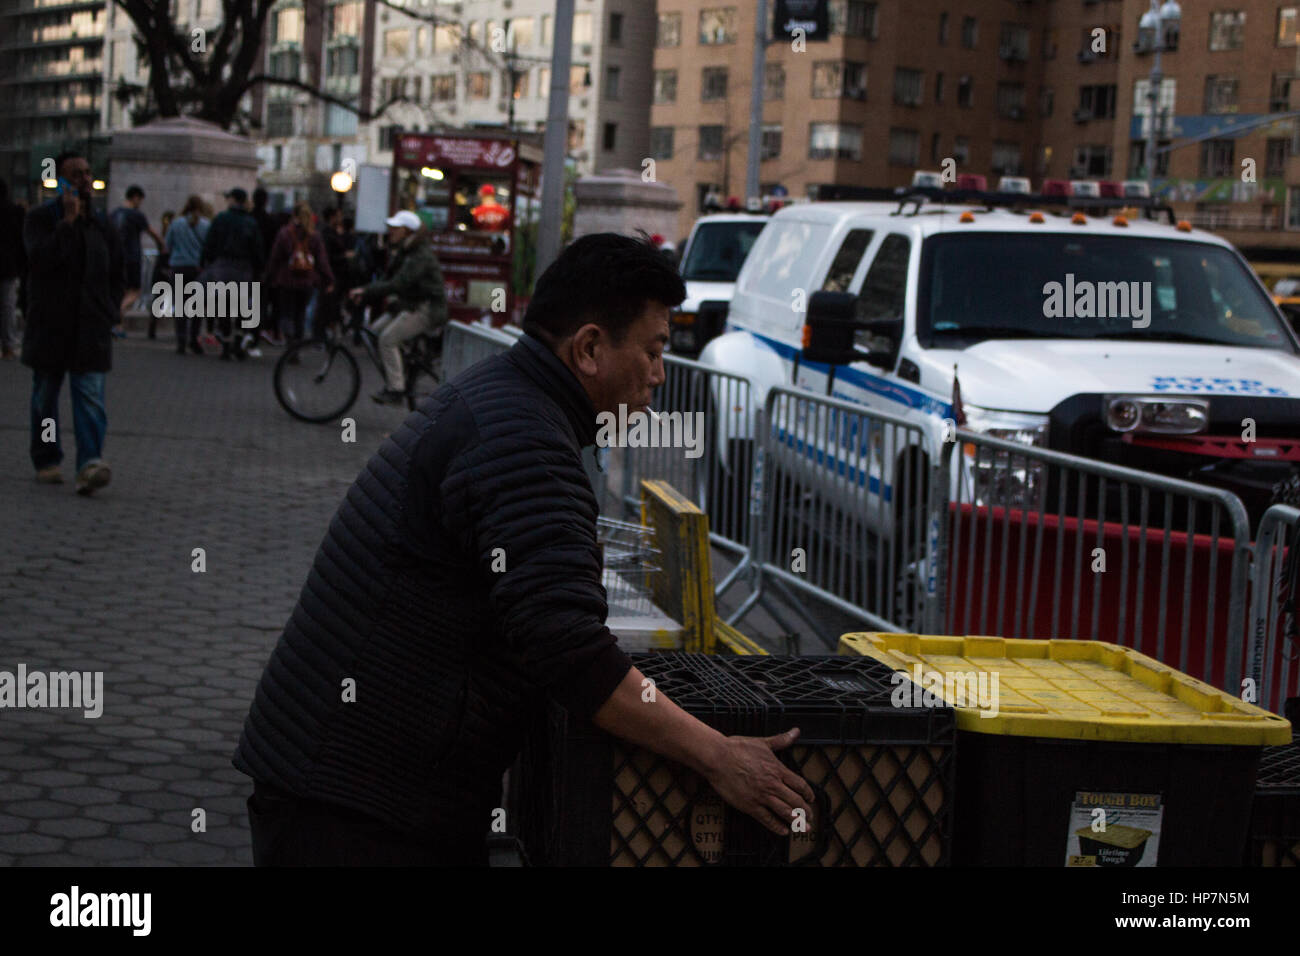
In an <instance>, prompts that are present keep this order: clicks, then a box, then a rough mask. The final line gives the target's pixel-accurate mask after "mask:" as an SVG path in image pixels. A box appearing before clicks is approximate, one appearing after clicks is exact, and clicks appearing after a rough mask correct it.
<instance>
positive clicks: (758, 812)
mask: <svg viewBox="0 0 1300 956" xmlns="http://www.w3.org/2000/svg"><path fill="white" fill-rule="evenodd" d="M798 737H799V728H797V727H795V728H792V729H790V730H787V731H786V732H785V733H783V734H778V735H777V736H775V737H728V738H726V741H725V743H724V745H723V746H722V747H721V748H719V752H718V762H717V763H716V764H715V765H714V766H713V767H711V768H710V769H709V771H708V772H707V774H706V778H707V779H708V781H709V784H710V785H711V786H712V787H713V789H714V790H716V791H717V792H718V796H720V797H722V799H723V800H726V801H727V803H729V804H731V805H732V806H733V807H735V808H736V809H737V810H741V811H743V812H745V813H748V814H749V815H750V816H751V817H753V818H754V819H755V820H757V821H758V822H759V823H761V824H763V826H765V827H767V828H768V829H769V830H771V831H772V832H773V833H775V834H777V835H778V836H789V834H790V824H791V822H793V820H794V811H795V810H797V809H802V810H803V811H804V813H805V814H806V815H807V816H808V817H809V818H811V817H812V805H813V791H812V787H810V786H808V782H807V781H806V780H804V779H803V778H802V777H800V776H799V775H798V774H797V773H795V772H794V771H793V770H791V769H790V768H788V767H786V766H785V764H783V763H781V761H779V760H777V759H776V757H775V756H774V751H778V750H784V749H785V748H786V747H789V746H790V745H791V744H792V743H794V742H795V740H797V739H798Z"/></svg>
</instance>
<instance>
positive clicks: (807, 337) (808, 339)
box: [801, 325, 812, 349]
mask: <svg viewBox="0 0 1300 956" xmlns="http://www.w3.org/2000/svg"><path fill="white" fill-rule="evenodd" d="M801 341H802V344H803V347H804V348H805V349H806V348H808V347H809V346H810V345H812V326H811V325H805V326H804V327H803V338H802V340H801Z"/></svg>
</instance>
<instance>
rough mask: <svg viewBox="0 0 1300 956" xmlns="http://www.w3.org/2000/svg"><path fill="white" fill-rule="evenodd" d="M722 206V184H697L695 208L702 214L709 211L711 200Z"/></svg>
mask: <svg viewBox="0 0 1300 956" xmlns="http://www.w3.org/2000/svg"><path fill="white" fill-rule="evenodd" d="M710 198H712V199H714V200H716V201H717V203H718V204H719V205H721V204H722V184H721V183H696V184H695V208H696V209H697V210H699V211H700V212H708V211H709V208H708V207H709V199H710Z"/></svg>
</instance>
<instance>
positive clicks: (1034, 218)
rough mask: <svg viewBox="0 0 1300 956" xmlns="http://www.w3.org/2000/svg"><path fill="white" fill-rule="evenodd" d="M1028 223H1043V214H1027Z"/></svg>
mask: <svg viewBox="0 0 1300 956" xmlns="http://www.w3.org/2000/svg"><path fill="white" fill-rule="evenodd" d="M1029 221H1030V222H1032V223H1035V224H1037V223H1041V222H1044V221H1045V220H1044V219H1043V214H1042V213H1041V212H1031V213H1030V214H1029Z"/></svg>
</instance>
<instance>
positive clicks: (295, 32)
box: [271, 7, 302, 45]
mask: <svg viewBox="0 0 1300 956" xmlns="http://www.w3.org/2000/svg"><path fill="white" fill-rule="evenodd" d="M271 43H272V45H277V44H280V43H297V44H301V43H302V7H288V8H287V9H284V10H277V11H276V14H275V17H274V18H273V19H272V20H271Z"/></svg>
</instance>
